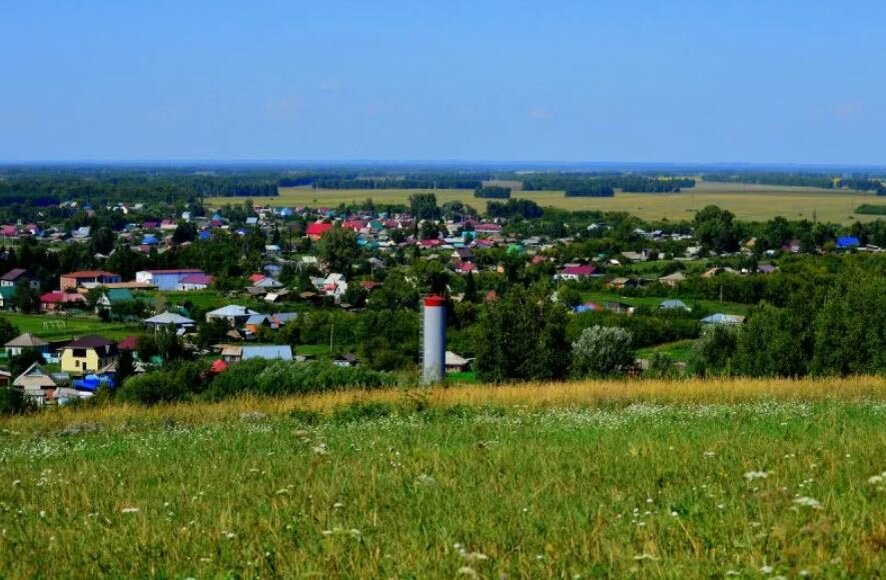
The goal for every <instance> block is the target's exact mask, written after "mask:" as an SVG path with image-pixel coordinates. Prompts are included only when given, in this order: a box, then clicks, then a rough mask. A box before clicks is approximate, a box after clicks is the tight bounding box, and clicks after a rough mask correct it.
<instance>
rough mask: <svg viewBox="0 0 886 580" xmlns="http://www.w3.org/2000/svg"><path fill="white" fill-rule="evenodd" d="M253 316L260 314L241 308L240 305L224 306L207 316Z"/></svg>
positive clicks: (208, 313)
mask: <svg viewBox="0 0 886 580" xmlns="http://www.w3.org/2000/svg"><path fill="white" fill-rule="evenodd" d="M252 314H258V312H256V311H255V310H251V309H249V308H246V307H245V306H240V305H238V304H228V305H227V306H222V307H221V308H216V309H215V310H213V311H211V312H207V313H206V316H216V317H228V316H249V315H252Z"/></svg>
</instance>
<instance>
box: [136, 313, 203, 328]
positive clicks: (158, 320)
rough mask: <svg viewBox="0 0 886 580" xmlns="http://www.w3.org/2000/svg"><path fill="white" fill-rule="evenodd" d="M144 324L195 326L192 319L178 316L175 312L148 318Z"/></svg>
mask: <svg viewBox="0 0 886 580" xmlns="http://www.w3.org/2000/svg"><path fill="white" fill-rule="evenodd" d="M143 322H144V323H145V324H175V325H180V324H195V323H194V321H193V320H191V319H190V318H186V317H184V316H182V315H181V314H176V313H175V312H168V311H167V312H163V313H161V314H158V315H157V316H152V317H150V318H146V319H145V320H144V321H143Z"/></svg>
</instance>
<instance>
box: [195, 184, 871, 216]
mask: <svg viewBox="0 0 886 580" xmlns="http://www.w3.org/2000/svg"><path fill="white" fill-rule="evenodd" d="M416 191H417V190H409V189H376V190H363V189H358V190H349V189H342V190H314V189H309V188H281V189H280V196H279V197H276V198H262V199H256V200H255V202H256V203H257V204H260V205H261V204H268V205H273V206H286V207H295V206H309V207H335V206H337V205H339V204H341V203H346V204H348V203H361V202H364V201H366V199H367V198H372V200H373V201H374V202H376V203H403V204H405V203H407V202H408V199H409V196H410V195H411V194H413V193H415V192H416ZM434 193H435V194H436V195H437V201H438V203H441V204H442V203H445V202H447V201H455V200H459V201H463V202H465V203H467V204H469V205H471V206H473V207H475V208H477V209H479V210H485V209H486V200H481V199H476V198H474V192H473V191H472V190H467V189H440V190H436V191H435V192H434ZM513 195H514V197H516V198H526V199H532V200H534V201H536V202H537V203H538V204H539V205H541V206H543V207H548V206H550V207H557V208H561V209H568V210H601V211H624V212H628V213H630V214H633V215H636V216H638V217H641V218H644V219H650V220H658V219H668V220H672V221H673V220H686V219H691V218H692V216H693V214H694V212H695V211H697V210H699V209H701V208H703V207H704V206H706V205H710V204H714V205H718V206H720V207H723V208H725V209H728V210H730V211H732V212H733V213H735V214H736V215H737V216H738V217H739V218H741V219H743V220H767V219H770V218H772V217H775V216H778V215H781V216H784V217H786V218H788V219H803V218H805V219H810V220H811V219H812V218H813V217H815V218H816V219H818V220H819V221H827V222H835V223H844V224H845V223H852V222H853V221H855V220H858V221H870V220H873V219H876V218H877V216H874V215H861V214H857V213H855V209H856V208H857V207H858V206H859V205H861V204H863V203H866V204H869V205H883V206H886V198H878V197H876V196H874V195H872V194H865V193H859V192H845V191H831V190H826V189H814V188H803V187H779V186H761V185H748V184H735V183H706V182H702V183H699V184H698V185H697V186H696V187H695V188H694V189H689V190H686V191H683V192H680V193H672V194H652V193H620V192H619V193H616V195H615V197H612V198H578V197H569V198H567V197H564V195H563V193H562V192H560V191H525V192H524V191H515V192H514V193H513ZM244 199H245V198H236V197H215V198H207V199H206V204H207V205H208V206H211V207H220V206H223V205H225V204H231V203H242V202H243V201H244Z"/></svg>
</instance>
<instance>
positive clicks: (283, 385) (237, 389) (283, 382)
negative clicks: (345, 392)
mask: <svg viewBox="0 0 886 580" xmlns="http://www.w3.org/2000/svg"><path fill="white" fill-rule="evenodd" d="M395 384H396V379H395V377H394V376H393V375H390V374H388V373H383V372H378V371H372V370H368V369H360V368H345V367H337V366H335V365H333V364H330V363H321V362H312V363H291V362H288V361H265V360H260V359H256V360H250V361H244V362H241V363H237V364H235V365H231V368H229V369H228V370H227V371H226V372H224V373H222V374H221V375H219V376H217V377H216V378H215V380H213V381H212V384H210V386H209V388H208V389H207V390H206V397H208V398H210V399H213V400H219V399H224V398H227V397H232V396H235V395H238V394H241V393H253V394H260V395H304V394H308V393H319V392H324V391H334V390H340V389H377V388H381V387H387V386H393V385H395Z"/></svg>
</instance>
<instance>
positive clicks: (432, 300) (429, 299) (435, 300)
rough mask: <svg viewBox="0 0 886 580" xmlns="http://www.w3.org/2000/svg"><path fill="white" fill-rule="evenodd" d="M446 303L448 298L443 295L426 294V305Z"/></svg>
mask: <svg viewBox="0 0 886 580" xmlns="http://www.w3.org/2000/svg"><path fill="white" fill-rule="evenodd" d="M445 304H446V299H445V298H443V297H442V296H437V295H436V294H433V295H431V296H425V306H443V305H445Z"/></svg>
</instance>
